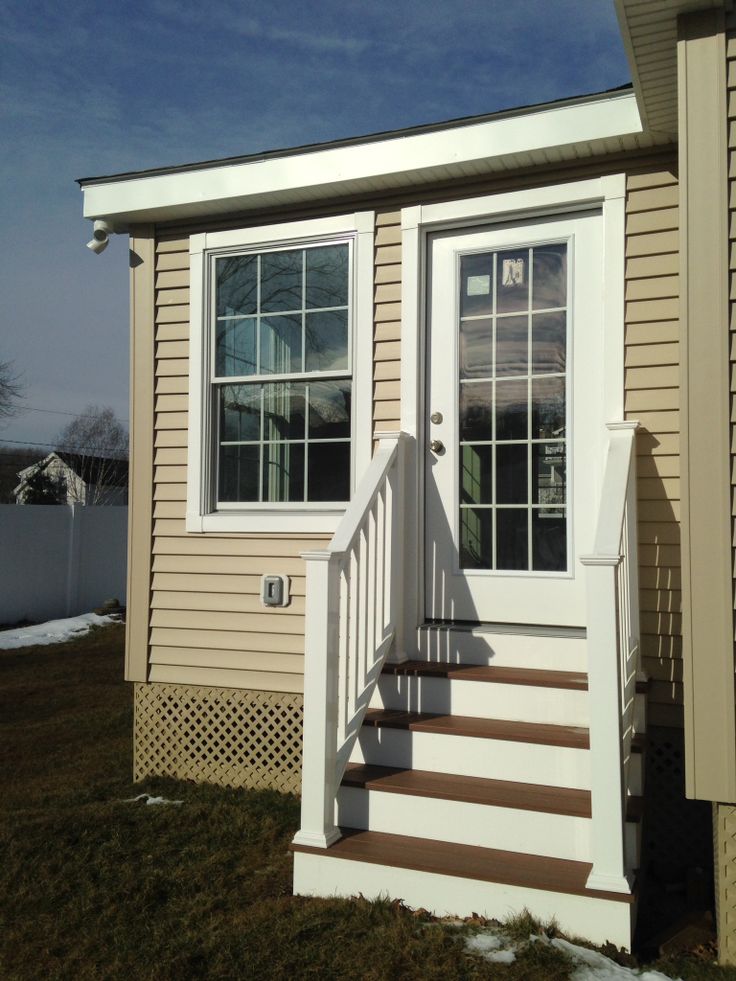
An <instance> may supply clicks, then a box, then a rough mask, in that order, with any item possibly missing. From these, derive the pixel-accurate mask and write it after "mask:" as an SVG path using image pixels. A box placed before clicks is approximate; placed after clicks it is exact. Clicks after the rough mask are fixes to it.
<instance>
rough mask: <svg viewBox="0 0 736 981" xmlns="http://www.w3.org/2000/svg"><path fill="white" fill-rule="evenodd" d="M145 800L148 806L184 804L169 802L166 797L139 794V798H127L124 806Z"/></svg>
mask: <svg viewBox="0 0 736 981" xmlns="http://www.w3.org/2000/svg"><path fill="white" fill-rule="evenodd" d="M139 800H144V801H145V802H146V804H147V805H148V804H176V805H179V804H183V803H184V801H183V800H167V799H166V798H165V797H152V796H151V795H150V794H138V796H137V797H126V798H125V800H124V801H123V804H134V803H135V802H136V801H139Z"/></svg>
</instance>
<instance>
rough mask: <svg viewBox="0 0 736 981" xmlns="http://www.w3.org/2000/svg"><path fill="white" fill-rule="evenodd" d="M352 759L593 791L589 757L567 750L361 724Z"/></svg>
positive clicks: (354, 760)
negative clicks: (591, 789) (378, 727)
mask: <svg viewBox="0 0 736 981" xmlns="http://www.w3.org/2000/svg"><path fill="white" fill-rule="evenodd" d="M351 760H352V761H353V762H355V763H376V764H379V765H380V766H400V767H405V768H407V769H414V770H432V771H435V772H437V773H458V774H462V775H463V776H468V777H488V778H490V779H493V780H515V781H517V782H519V783H536V784H547V785H549V786H552V787H573V788H580V789H582V790H589V789H590V753H589V752H588V750H585V749H570V748H568V747H565V746H544V745H539V744H537V743H518V742H507V741H506V740H502V739H477V738H475V737H473V736H447V735H443V734H439V733H433V732H410V731H407V730H405V729H388V728H380V729H377V728H374V727H373V726H363V728H362V730H361V732H360V735H359V736H358V739H357V741H356V745H355V748H354V749H353V754H352V756H351Z"/></svg>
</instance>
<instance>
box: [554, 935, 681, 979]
mask: <svg viewBox="0 0 736 981" xmlns="http://www.w3.org/2000/svg"><path fill="white" fill-rule="evenodd" d="M537 939H540V940H544V941H545V942H547V943H550V944H551V945H552V946H553V947H557V949H558V950H562V951H564V952H565V953H566V954H567V955H568V956H569V957H570V958H571V960H572V962H573V964H575V971H574V973H573V974H572V981H631V979H632V978H636V979H638V981H680V979H679V978H671V977H670V976H669V975H667V974H661V973H660V972H659V971H643V972H640V971H638V970H632V968H630V967H623V966H622V965H621V964H616V962H615V961H612V960H611V959H610V958H608V957H606V956H605V954H601V953H599V952H598V951H597V950H588V948H587V947H578V945H577V944H571V943H570V942H569V941H567V940H562V939H560V938H555V939H554V940H547V938H546V937H543V938H542V937H540V938H537Z"/></svg>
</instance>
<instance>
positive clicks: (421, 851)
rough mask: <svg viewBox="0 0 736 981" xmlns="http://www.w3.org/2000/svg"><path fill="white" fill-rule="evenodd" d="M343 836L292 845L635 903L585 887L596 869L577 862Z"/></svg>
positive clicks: (403, 838)
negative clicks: (321, 843)
mask: <svg viewBox="0 0 736 981" xmlns="http://www.w3.org/2000/svg"><path fill="white" fill-rule="evenodd" d="M340 831H341V834H342V836H343V837H342V838H340V839H339V840H338V841H336V842H335V843H334V845H331V846H330V847H329V848H327V849H324V848H313V847H312V846H309V845H295V844H292V845H291V850H292V851H295V852H306V853H308V854H313V855H322V856H324V857H329V858H335V859H349V860H350V861H353V862H369V863H372V864H374V865H387V866H390V867H394V868H400V869H414V870H416V871H418V872H430V873H434V874H436V875H451V876H458V877H460V878H463V879H475V880H479V881H481V882H498V883H502V884H504V885H512V886H521V887H523V888H526V889H544V890H547V891H549V892H560V893H568V894H571V895H576V896H588V897H590V898H591V899H609V900H614V901H615V902H620V903H631V902H633V899H634V896H633V895H632V894H629V893H617V892H604V891H602V890H599V889H586V886H585V883H586V882H587V880H588V875H589V874H590V870H591V868H592V866H591V864H590V863H589V862H572V861H570V860H568V859H562V858H548V857H546V856H543V855H525V854H523V853H521V852H506V851H500V850H499V849H496V848H480V847H478V846H476V845H457V844H453V843H450V842H446V841H434V840H432V839H429V838H410V837H408V836H407V835H390V834H383V833H381V832H378V831H358V830H356V829H355V828H341V829H340Z"/></svg>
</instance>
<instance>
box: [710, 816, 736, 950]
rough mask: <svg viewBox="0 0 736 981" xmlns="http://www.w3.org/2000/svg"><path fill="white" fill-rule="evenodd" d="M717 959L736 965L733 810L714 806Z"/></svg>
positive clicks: (735, 829)
mask: <svg viewBox="0 0 736 981" xmlns="http://www.w3.org/2000/svg"><path fill="white" fill-rule="evenodd" d="M713 850H714V854H715V874H716V890H715V891H716V920H717V923H718V959H719V960H720V961H721V963H722V964H736V807H734V806H733V804H714V805H713Z"/></svg>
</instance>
